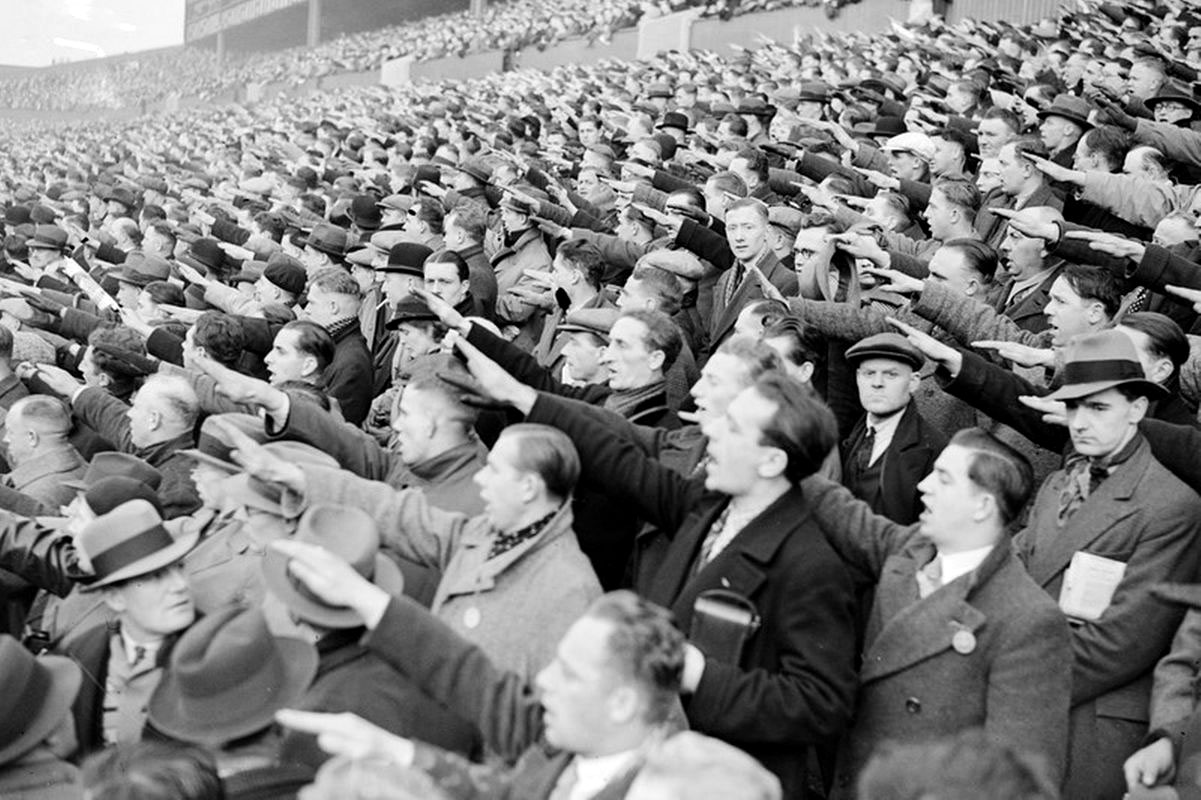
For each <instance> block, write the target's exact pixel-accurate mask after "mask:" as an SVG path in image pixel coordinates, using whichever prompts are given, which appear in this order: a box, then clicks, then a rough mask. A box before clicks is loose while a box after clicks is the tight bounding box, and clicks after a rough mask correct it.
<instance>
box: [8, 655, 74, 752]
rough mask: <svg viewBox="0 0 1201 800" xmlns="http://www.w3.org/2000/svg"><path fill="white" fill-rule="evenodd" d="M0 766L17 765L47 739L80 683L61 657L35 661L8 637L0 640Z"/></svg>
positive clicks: (47, 657) (43, 657) (66, 712)
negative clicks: (1, 680)
mask: <svg viewBox="0 0 1201 800" xmlns="http://www.w3.org/2000/svg"><path fill="white" fill-rule="evenodd" d="M0 675H3V676H4V691H3V692H0V765H4V764H8V763H10V762H13V761H16V760H17V759H18V758H20V757H21V756H23V755H25V754H26V753H28V752H29V751H30V750H32V749H33V748H34V747H36V746H37V745H39V744H41V743H42V741H44V740H45V739H46V737H48V736H49V735H50V734H51V733H52V732H53V731H54V729H55V728H57V727H58V726H59V724H60V723H61V722H62V721H63V719H65V718H66V716H67V714H69V713H70V712H71V704H72V703H74V702H75V695H77V694H78V693H79V686H80V682H81V681H82V679H83V676H82V674H81V673H80V671H79V667H78V666H77V665H76V664H75V662H74V661H72V660H71V659H69V658H66V657H64V656H42V657H40V658H35V657H34V655H33V654H32V653H30V652H29V651H28V650H26V649H25V648H24V647H22V646H21V643H20V642H18V641H17V640H16V639H14V638H13V637H11V636H8V635H3V636H0Z"/></svg>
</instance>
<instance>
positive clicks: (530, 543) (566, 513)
mask: <svg viewBox="0 0 1201 800" xmlns="http://www.w3.org/2000/svg"><path fill="white" fill-rule="evenodd" d="M572 522H573V517H572V513H571V503H570V502H566V503H564V504H563V505H561V506H560V507H559V510H558V511H556V512H555V514H554V516H553V517H551V519H550V521H549V522H548V523H547V524H546V526H545V527H544V528H543V529H542V531H541V532H540V533H539V534H538V535H537V536H535V537H534V538H532V539H527V540H526V541H524V542H522V543H521V544H519V545H517V546H516V547H514V548H512V549H510V550H507V551H505V552H504V553H501V554H500V555H498V556H496V557H495V558H488V551H489V549H490V548H491V547H492V540H493V538H494V537H495V533H494V532H493V531H492V530H490V529H484V530H481V531H479V532H478V534H477V535H474V536H470V537H464V539H463V551H464V552H465V553H468V554H469V555H470V556H471V559H470V561H468V562H467V563H469V564H471V565H472V566H471V568H469V569H463V570H448V571H447V572H445V573H444V574H443V576H442V583H441V585H440V586H439V588H438V593H439V594H440V595H442V596H444V597H453V596H454V595H459V594H475V593H476V592H486V591H488V590H490V589H494V588H495V587H496V581H497V578H498V577H499V576H500V575H501V574H502V573H503V572H504V571H505V570H507V569H508V568H509V567H510V566H512V565H513V564H514V563H516V562H518V561H520V560H521V559H523V558H525V557H526V556H527V555H529V554H532V553H535V552H537V551H539V550H541V549H543V548H545V547H548V546H550V545H551V544H552V543H554V542H556V541H558V540H559V539H561V538H563V537H564V536H567V535H569V534H571V535H574V534H573V531H572Z"/></svg>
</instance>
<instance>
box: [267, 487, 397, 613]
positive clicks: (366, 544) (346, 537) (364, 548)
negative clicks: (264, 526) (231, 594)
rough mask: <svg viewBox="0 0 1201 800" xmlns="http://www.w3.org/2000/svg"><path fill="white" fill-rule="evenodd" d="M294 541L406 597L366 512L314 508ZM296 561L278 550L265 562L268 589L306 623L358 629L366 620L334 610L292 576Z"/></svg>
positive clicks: (345, 610) (269, 552)
mask: <svg viewBox="0 0 1201 800" xmlns="http://www.w3.org/2000/svg"><path fill="white" fill-rule="evenodd" d="M292 539H294V540H296V541H298V542H307V543H309V544H315V545H318V546H319V547H323V548H325V549H326V550H328V551H330V552H331V553H333V554H334V555H335V556H337V557H338V558H341V559H342V560H343V561H345V562H346V563H348V564H350V566H351V567H353V568H354V571H355V572H357V573H359V574H360V575H362V576H363V577H364V578H366V579H367V580H369V581H371V582H372V583H374V584H375V585H376V586H379V587H380V588H381V589H383V590H384V591H386V592H387V593H388V594H390V595H394V596H395V595H400V594H402V593H403V592H404V576H403V575H402V574H401V572H400V567H399V566H397V564H396V562H394V561H392V560H391V559H390V558H388V557H387V556H386V555H384V554H383V553H381V552H380V536H379V528H378V527H377V526H376V524H375V520H374V519H372V517H371V515H370V514H368V513H367V512H366V511H363V510H362V509H359V508H350V507H347V506H333V505H317V506H312V507H311V508H309V509H308V510H307V511H305V512H304V514H303V515H302V516H301V517H300V521H299V522H298V523H297V525H296V533H295V534H293V536H292ZM290 562H291V559H290V558H288V557H287V556H286V555H284V554H283V553H281V552H279V551H278V550H276V549H275V548H273V547H272V548H268V549H267V552H266V554H265V555H264V556H263V580H264V582H265V583H266V584H267V589H269V590H270V591H271V593H272V594H274V595H275V596H276V597H277V598H279V599H280V600H282V601H283V602H284V604H285V605H287V606H288V608H289V610H291V612H292V613H293V614H295V615H296V616H297V617H299V618H300V619H302V620H304V621H305V622H310V623H312V624H314V625H320V626H322V627H325V628H357V627H359V626H360V625H362V624H363V620H362V617H360V616H359V615H358V613H357V612H355V611H354V610H353V609H350V608H348V607H346V606H334V605H330V604H329V603H327V602H325V601H324V600H322V599H321V598H319V597H317V596H316V595H315V594H313V592H312V591H310V590H309V588H308V587H307V586H305V585H304V584H303V583H302V582H301V581H299V580H297V579H296V578H295V577H294V576H293V575H292V574H291V573H290V572H289V571H288V564H289V563H290Z"/></svg>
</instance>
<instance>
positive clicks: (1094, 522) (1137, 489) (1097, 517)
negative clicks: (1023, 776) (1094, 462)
mask: <svg viewBox="0 0 1201 800" xmlns="http://www.w3.org/2000/svg"><path fill="white" fill-rule="evenodd" d="M1066 479H1067V477H1066V473H1065V472H1064V471H1063V470H1059V471H1057V472H1055V473H1053V474H1052V475H1051V476H1050V477H1049V478H1048V479H1047V481H1046V482H1045V483H1044V484H1043V486H1042V488H1041V489H1040V490H1039V492H1038V496H1037V497H1036V498H1035V500H1034V505H1033V506H1032V508H1031V511H1030V517H1029V520H1028V522H1027V525H1026V528H1025V529H1024V530H1023V531H1022V532H1021V533H1019V534H1018V535H1017V536H1016V537H1015V539H1014V544H1015V546H1016V548H1017V552H1018V556H1019V557H1020V558H1021V559H1022V561H1023V562H1024V563H1025V565H1026V569H1027V570H1028V571H1029V573H1030V576H1031V577H1032V578H1033V579H1034V580H1035V582H1036V583H1037V584H1038V585H1039V586H1041V587H1042V588H1043V589H1044V590H1045V591H1046V592H1047V593H1048V594H1049V595H1050V596H1051V597H1052V598H1058V597H1059V594H1060V591H1061V590H1062V588H1063V579H1064V573H1065V571H1066V570H1067V568H1068V565H1069V564H1070V563H1071V560H1072V556H1073V555H1074V554H1075V553H1077V552H1085V553H1091V554H1094V555H1097V556H1102V557H1105V558H1109V559H1113V560H1115V561H1121V562H1122V563H1124V564H1125V565H1126V569H1125V574H1124V576H1123V577H1122V579H1121V582H1120V583H1119V584H1118V586H1117V589H1116V591H1115V592H1114V595H1113V599H1112V600H1111V602H1110V604H1109V606H1108V608H1107V609H1106V610H1105V612H1104V613H1103V614H1102V615H1101V618H1100V619H1099V620H1097V621H1096V622H1086V623H1083V624H1080V625H1076V626H1074V627H1073V629H1072V646H1073V649H1074V651H1075V654H1076V660H1075V667H1074V668H1073V682H1072V739H1071V749H1070V752H1069V759H1068V784H1067V789H1066V791H1065V794H1064V797H1065V798H1067V799H1068V800H1107V799H1108V798H1120V797H1121V796H1122V793H1123V792H1124V789H1125V780H1124V778H1123V775H1122V762H1123V761H1124V760H1125V759H1126V758H1127V757H1128V756H1129V755H1130V754H1131V753H1133V752H1134V750H1136V749H1137V748H1138V747H1139V746H1140V745H1141V742H1142V737H1143V736H1144V734H1145V733H1146V731H1147V722H1148V718H1149V705H1150V698H1151V682H1152V672H1153V670H1154V668H1155V664H1156V662H1157V661H1159V659H1160V658H1161V657H1163V656H1164V655H1165V654H1166V653H1167V652H1168V647H1169V645H1170V644H1171V642H1172V637H1173V636H1174V634H1175V633H1176V629H1177V628H1178V627H1179V625H1180V622H1181V619H1182V617H1183V616H1184V609H1183V608H1181V607H1178V606H1171V605H1168V604H1166V603H1163V602H1161V601H1159V600H1157V599H1155V598H1154V597H1152V596H1151V587H1152V586H1153V585H1154V584H1156V583H1159V582H1161V581H1172V582H1190V581H1193V580H1195V579H1196V575H1197V568H1198V564H1199V563H1201V536H1199V534H1201V498H1199V497H1198V496H1197V495H1196V494H1195V493H1194V492H1193V491H1192V490H1191V489H1189V488H1188V487H1187V486H1186V485H1185V484H1184V483H1183V482H1181V481H1180V480H1179V479H1177V478H1176V477H1175V476H1174V475H1172V473H1170V472H1168V470H1167V469H1165V468H1164V467H1163V466H1162V465H1160V463H1159V462H1158V461H1156V460H1155V458H1154V456H1152V455H1151V448H1150V446H1149V445H1148V444H1147V443H1146V441H1145V440H1142V439H1141V438H1140V440H1139V442H1138V444H1137V446H1136V448H1135V450H1134V452H1133V454H1132V455H1131V456H1130V458H1129V459H1128V460H1127V461H1125V462H1124V463H1122V464H1120V465H1118V466H1117V467H1116V468H1115V470H1114V472H1113V473H1112V474H1111V475H1110V476H1109V477H1108V478H1106V479H1105V480H1104V481H1103V482H1102V483H1101V485H1100V486H1099V487H1098V488H1097V490H1096V492H1094V493H1093V494H1091V495H1089V497H1088V499H1087V500H1086V501H1085V502H1084V504H1083V505H1081V506H1080V508H1079V510H1077V511H1076V512H1075V513H1074V514H1073V515H1072V516H1071V517H1070V518H1069V519H1068V520H1067V522H1066V523H1065V524H1064V525H1063V526H1060V525H1058V523H1057V522H1056V514H1057V509H1058V504H1059V497H1060V493H1061V490H1062V488H1063V486H1064V482H1065V481H1066Z"/></svg>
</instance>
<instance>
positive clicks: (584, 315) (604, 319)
mask: <svg viewBox="0 0 1201 800" xmlns="http://www.w3.org/2000/svg"><path fill="white" fill-rule="evenodd" d="M619 316H621V312H620V311H619V310H618V309H616V308H581V309H579V310H578V311H572V312H571V313H570V314H568V315H567V318H566V319H565V320H564V321H563V322H562V323H560V324H559V330H561V331H563V332H565V333H591V334H592V335H594V336H599V337H600V338H601V339H604V340H605V341H606V342H608V341H609V331H611V330H612V329H613V323H614V322H616V321H617V318H618V317H619Z"/></svg>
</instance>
